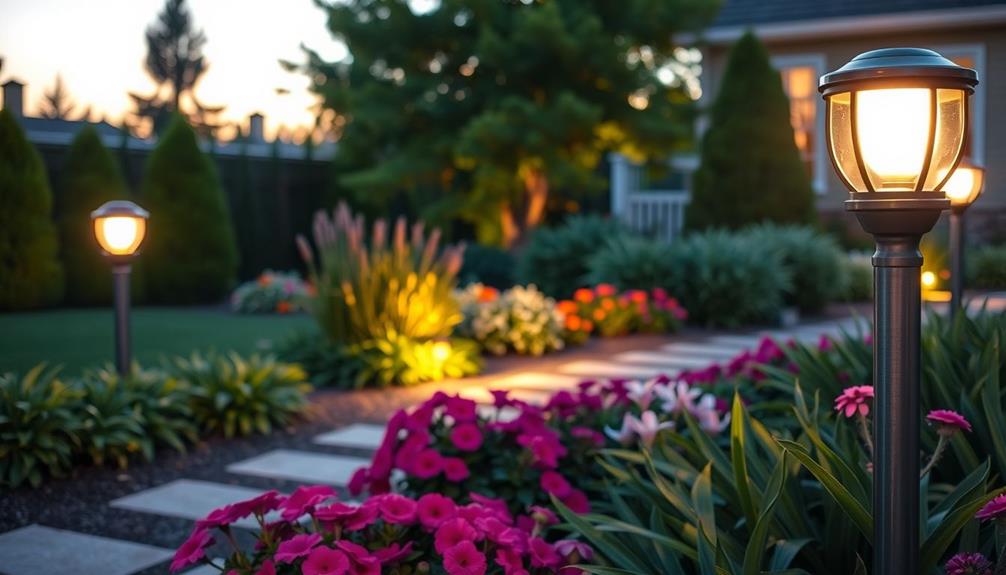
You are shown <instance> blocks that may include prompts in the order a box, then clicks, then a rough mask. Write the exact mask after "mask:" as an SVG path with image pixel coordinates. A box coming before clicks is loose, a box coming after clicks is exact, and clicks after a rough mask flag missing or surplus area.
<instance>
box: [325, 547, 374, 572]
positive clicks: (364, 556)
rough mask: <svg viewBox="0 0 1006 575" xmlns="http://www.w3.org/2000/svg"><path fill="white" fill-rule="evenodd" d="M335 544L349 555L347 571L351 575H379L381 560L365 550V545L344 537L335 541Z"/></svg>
mask: <svg viewBox="0 0 1006 575" xmlns="http://www.w3.org/2000/svg"><path fill="white" fill-rule="evenodd" d="M335 546H336V547H338V548H339V549H340V550H341V551H343V552H345V553H346V555H347V556H349V573H351V574H352V575H381V561H380V559H378V558H377V557H375V556H374V555H371V554H370V551H367V548H366V547H363V546H362V545H357V544H356V543H353V542H351V541H346V540H345V539H343V540H340V541H336V542H335Z"/></svg>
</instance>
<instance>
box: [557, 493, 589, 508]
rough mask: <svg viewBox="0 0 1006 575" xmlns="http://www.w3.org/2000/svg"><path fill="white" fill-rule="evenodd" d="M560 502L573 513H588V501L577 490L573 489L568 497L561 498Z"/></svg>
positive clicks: (585, 496) (583, 494)
mask: <svg viewBox="0 0 1006 575" xmlns="http://www.w3.org/2000/svg"><path fill="white" fill-rule="evenodd" d="M561 501H562V504H563V505H565V506H566V507H569V509H570V511H572V512H573V513H590V500H589V499H587V495H586V494H585V493H584V492H583V491H580V490H579V489H574V490H573V491H572V492H570V494H569V495H567V496H566V497H563V498H562V499H561Z"/></svg>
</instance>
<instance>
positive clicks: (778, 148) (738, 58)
mask: <svg viewBox="0 0 1006 575" xmlns="http://www.w3.org/2000/svg"><path fill="white" fill-rule="evenodd" d="M693 182H694V184H693V186H692V201H691V204H690V205H689V206H688V212H687V217H686V225H687V227H688V228H689V229H693V230H700V229H705V228H710V227H725V228H740V227H744V226H746V225H748V224H751V223H755V222H762V221H772V222H778V223H796V224H799V223H810V222H813V221H814V218H815V216H816V212H815V211H814V193H813V190H812V189H811V185H810V176H809V175H808V174H807V169H806V167H805V166H804V164H803V162H802V161H801V159H800V152H799V150H798V149H797V147H796V142H795V141H794V139H793V128H792V127H791V125H790V118H789V99H788V98H787V97H786V93H785V92H784V91H783V88H782V80H781V79H780V77H779V72H777V71H776V70H775V69H774V68H773V67H772V63H771V62H770V60H769V54H768V50H766V49H765V46H764V45H763V44H762V43H761V42H760V41H759V40H758V38H756V37H755V36H754V35H753V34H751V33H750V32H749V33H747V34H745V35H744V36H743V37H742V38H741V39H740V40H738V41H737V43H736V44H734V46H733V48H731V50H730V56H729V60H728V61H727V67H726V72H725V73H724V75H723V81H722V83H721V85H720V92H719V94H717V96H716V101H715V103H714V104H713V109H712V117H711V118H710V122H709V129H708V130H707V131H706V133H705V135H704V137H703V140H702V164H701V166H700V167H699V169H698V171H696V173H695V175H694V180H693Z"/></svg>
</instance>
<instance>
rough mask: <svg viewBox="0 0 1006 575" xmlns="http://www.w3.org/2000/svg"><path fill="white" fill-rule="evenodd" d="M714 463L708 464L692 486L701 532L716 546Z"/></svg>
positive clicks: (693, 500) (693, 502)
mask: <svg viewBox="0 0 1006 575" xmlns="http://www.w3.org/2000/svg"><path fill="white" fill-rule="evenodd" d="M712 465H713V464H712V463H708V464H706V466H705V468H703V469H702V473H701V474H699V477H698V479H696V480H695V483H694V484H693V485H692V504H693V505H694V506H695V511H696V513H697V516H698V517H697V518H698V527H699V531H700V532H702V533H705V536H706V538H708V539H709V543H711V544H712V545H713V547H715V546H716V509H715V506H714V504H713V486H712Z"/></svg>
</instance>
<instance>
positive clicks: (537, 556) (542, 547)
mask: <svg viewBox="0 0 1006 575" xmlns="http://www.w3.org/2000/svg"><path fill="white" fill-rule="evenodd" d="M530 550H531V566H532V567H556V566H558V565H559V562H560V561H561V559H560V558H559V554H558V553H556V552H555V549H553V548H552V546H551V545H550V544H549V543H548V542H547V541H545V540H544V539H541V538H540V537H532V538H531V543H530Z"/></svg>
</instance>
